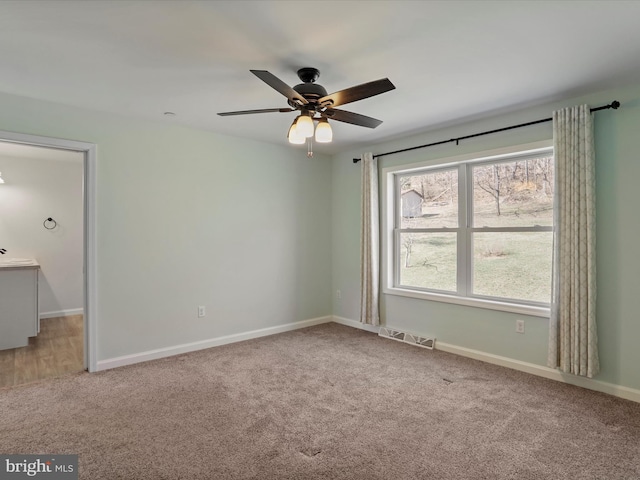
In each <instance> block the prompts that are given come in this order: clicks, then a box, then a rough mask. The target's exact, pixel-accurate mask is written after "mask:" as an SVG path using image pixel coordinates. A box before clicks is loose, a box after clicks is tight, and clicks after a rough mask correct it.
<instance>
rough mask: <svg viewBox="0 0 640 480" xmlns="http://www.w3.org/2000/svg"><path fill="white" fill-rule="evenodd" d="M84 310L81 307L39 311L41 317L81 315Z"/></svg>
mask: <svg viewBox="0 0 640 480" xmlns="http://www.w3.org/2000/svg"><path fill="white" fill-rule="evenodd" d="M83 313H84V310H83V309H82V308H72V309H69V310H58V311H57V312H40V319H41V320H42V319H43V318H56V317H70V316H72V315H82V314H83Z"/></svg>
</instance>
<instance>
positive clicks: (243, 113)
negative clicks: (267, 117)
mask: <svg viewBox="0 0 640 480" xmlns="http://www.w3.org/2000/svg"><path fill="white" fill-rule="evenodd" d="M271 112H295V110H294V109H293V108H263V109H261V110H240V111H238V112H221V113H218V115H220V116H221V117H229V116H231V115H249V114H251V113H271Z"/></svg>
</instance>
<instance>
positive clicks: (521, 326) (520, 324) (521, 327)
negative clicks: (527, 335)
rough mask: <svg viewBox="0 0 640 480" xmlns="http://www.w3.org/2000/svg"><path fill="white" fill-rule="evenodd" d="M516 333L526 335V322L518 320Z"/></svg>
mask: <svg viewBox="0 0 640 480" xmlns="http://www.w3.org/2000/svg"><path fill="white" fill-rule="evenodd" d="M516 333H524V320H516Z"/></svg>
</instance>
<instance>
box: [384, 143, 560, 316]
mask: <svg viewBox="0 0 640 480" xmlns="http://www.w3.org/2000/svg"><path fill="white" fill-rule="evenodd" d="M479 157H481V158H466V159H463V160H460V159H455V160H454V161H443V162H440V163H438V164H437V165H430V166H424V167H419V168H416V167H415V166H414V167H412V168H411V169H403V168H402V167H396V168H391V169H385V172H386V182H387V184H386V188H387V198H388V205H387V210H388V211H387V214H386V217H387V219H388V220H387V231H388V236H387V242H388V245H386V246H385V247H386V251H387V259H386V262H385V266H386V268H387V269H388V272H387V275H386V278H387V285H386V289H385V290H384V291H385V293H391V294H394V293H395V294H401V295H403V294H404V295H409V296H418V297H424V298H430V299H436V300H444V301H449V302H455V303H464V304H471V305H479V306H486V307H488V308H497V309H504V310H510V311H519V312H523V313H529V314H545V313H547V312H548V308H549V301H550V297H551V265H552V248H553V193H554V192H553V189H554V182H553V150H552V148H550V147H546V148H537V149H535V150H531V149H528V150H520V151H518V150H514V149H512V151H510V152H509V153H506V154H504V153H503V154H499V155H493V156H486V155H484V156H482V155H481V156H479Z"/></svg>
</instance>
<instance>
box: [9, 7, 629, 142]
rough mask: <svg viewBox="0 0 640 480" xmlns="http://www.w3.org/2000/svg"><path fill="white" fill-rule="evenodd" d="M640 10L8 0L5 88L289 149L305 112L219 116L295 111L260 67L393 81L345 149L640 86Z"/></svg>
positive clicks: (338, 135)
mask: <svg viewBox="0 0 640 480" xmlns="http://www.w3.org/2000/svg"><path fill="white" fill-rule="evenodd" d="M639 18H640V1H612V0H610V1H605V0H602V1H581V0H570V1H559V0H555V1H542V0H537V1H527V0H521V1H481V0H473V1H399V0H394V1H383V0H378V1H364V0H356V1H328V0H323V1H304V0H300V1H267V0H259V1H192V0H176V1H168V0H165V1H159V0H158V1H152V0H142V1H127V0H108V1H104V0H103V1H101V0H92V1H76V0H72V1H59V0H45V1H36V0H32V1H24V0H21V1H9V0H4V1H2V2H1V4H0V91H4V92H7V93H11V94H16V95H24V96H28V97H34V98H39V99H45V100H51V101H55V102H60V103H65V104H70V105H76V106H80V107H86V108H91V109H97V110H102V111H109V112H116V113H120V114H124V115H130V116H136V117H143V118H148V119H155V120H157V121H161V122H173V123H178V124H183V125H187V126H191V127H196V128H200V129H204V130H210V131H214V132H220V133H224V134H230V135H236V136H241V137H248V138H253V139H256V140H261V141H267V142H272V143H277V144H282V145H284V144H286V138H285V136H286V132H287V129H288V127H289V124H290V123H291V121H292V120H293V118H294V117H295V113H286V114H285V113H267V114H258V115H243V116H236V117H220V116H218V115H216V113H217V112H224V111H233V110H248V109H260V108H279V107H287V103H286V98H285V97H283V96H282V95H280V94H279V93H278V92H276V91H275V90H273V89H271V88H270V87H269V86H267V85H266V84H265V83H263V82H262V81H260V80H259V79H258V78H257V77H255V76H254V75H252V74H251V73H250V72H249V70H250V69H256V70H268V71H270V72H271V73H273V74H274V75H276V76H277V77H279V78H280V79H281V80H283V81H284V82H285V83H287V84H289V85H291V86H293V85H295V84H297V83H299V80H298V78H297V76H296V74H295V72H296V70H297V69H298V68H300V67H307V66H309V67H316V68H318V69H319V70H320V72H321V76H320V79H319V80H318V83H320V84H321V85H323V86H324V87H325V88H326V89H327V91H328V92H329V93H331V92H334V91H337V90H342V89H344V88H347V87H351V86H353V85H357V84H360V83H365V82H369V81H372V80H376V79H379V78H384V77H388V78H389V79H390V80H391V81H392V82H393V83H394V84H395V86H396V90H393V91H391V92H388V93H385V94H382V95H379V96H376V97H372V98H369V99H365V100H361V101H359V102H354V103H351V104H349V105H346V106H345V107H344V109H345V110H349V111H353V112H357V113H361V114H364V115H368V116H372V117H375V118H379V119H381V120H383V121H384V123H383V124H382V125H381V126H379V127H378V128H377V129H375V130H372V129H367V128H363V127H357V126H353V125H349V124H345V123H339V122H332V125H333V129H334V142H333V143H332V144H330V145H316V146H315V149H316V151H321V152H325V153H335V152H336V151H340V150H344V149H346V148H356V147H360V146H366V145H368V144H372V143H378V142H380V141H383V140H386V139H390V138H393V137H397V136H400V135H404V134H408V133H414V132H417V131H421V130H427V129H431V128H435V127H437V126H441V125H444V124H447V123H450V122H454V121H461V120H464V119H467V118H470V117H477V116H480V115H485V114H490V113H495V112H497V111H505V110H509V109H515V108H518V107H522V106H524V105H531V104H535V103H542V102H546V101H552V100H555V99H562V98H566V97H568V96H576V95H580V94H583V93H588V92H591V91H594V90H599V89H606V88H610V87H616V86H623V85H626V84H630V83H634V82H640V28H638V19H639ZM612 100H613V99H612ZM340 108H343V107H340ZM166 111H171V112H175V113H176V116H175V117H172V118H169V117H166V116H164V115H163V113H164V112H166ZM292 148H293V147H292ZM298 148H299V147H298Z"/></svg>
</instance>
